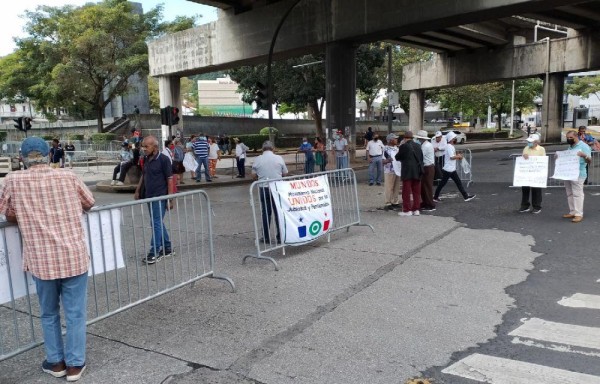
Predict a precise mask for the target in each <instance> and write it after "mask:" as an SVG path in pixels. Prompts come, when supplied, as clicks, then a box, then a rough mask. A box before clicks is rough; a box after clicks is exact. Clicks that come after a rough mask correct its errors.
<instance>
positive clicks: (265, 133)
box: [246, 127, 279, 145]
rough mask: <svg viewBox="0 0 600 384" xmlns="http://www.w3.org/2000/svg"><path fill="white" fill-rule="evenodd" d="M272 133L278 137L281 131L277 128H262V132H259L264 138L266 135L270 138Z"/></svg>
mask: <svg viewBox="0 0 600 384" xmlns="http://www.w3.org/2000/svg"><path fill="white" fill-rule="evenodd" d="M270 131H272V132H273V135H277V134H278V133H279V130H278V129H277V128H275V127H271V128H269V127H264V128H261V130H260V131H259V132H258V134H259V135H263V136H265V135H266V136H269V132H270ZM246 145H247V144H246Z"/></svg>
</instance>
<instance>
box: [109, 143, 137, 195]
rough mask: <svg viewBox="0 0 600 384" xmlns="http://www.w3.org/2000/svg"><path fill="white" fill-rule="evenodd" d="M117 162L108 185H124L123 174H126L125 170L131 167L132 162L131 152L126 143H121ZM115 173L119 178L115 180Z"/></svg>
mask: <svg viewBox="0 0 600 384" xmlns="http://www.w3.org/2000/svg"><path fill="white" fill-rule="evenodd" d="M119 160H120V162H119V164H117V165H116V167H115V169H114V170H113V177H112V181H111V182H110V185H124V184H125V183H124V182H125V176H127V171H128V170H129V168H131V167H132V166H133V165H134V164H133V153H132V152H131V150H130V149H129V144H128V143H123V145H122V150H121V153H120V154H119ZM117 174H118V175H119V179H118V180H117Z"/></svg>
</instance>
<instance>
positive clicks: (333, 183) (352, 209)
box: [243, 168, 374, 270]
mask: <svg viewBox="0 0 600 384" xmlns="http://www.w3.org/2000/svg"><path fill="white" fill-rule="evenodd" d="M322 175H324V176H326V177H327V180H328V184H329V196H330V202H331V206H332V215H333V225H332V227H331V228H330V229H329V232H328V233H327V241H328V242H329V241H330V240H331V233H332V232H335V231H339V230H341V229H344V228H346V230H347V231H348V230H350V227H352V226H368V227H370V228H371V230H373V231H374V229H373V227H372V226H371V225H370V224H365V223H363V222H362V221H361V217H360V206H359V202H358V189H357V184H356V177H355V174H354V170H353V169H351V168H346V169H336V170H332V171H325V172H316V173H311V174H305V175H298V176H289V177H284V178H282V179H279V180H284V181H295V180H304V179H310V178H314V177H317V176H322ZM273 181H274V180H261V181H255V182H253V183H252V185H251V186H250V206H251V208H252V218H253V220H252V221H253V223H254V244H255V247H256V253H252V254H246V255H245V256H244V258H243V262H245V261H246V259H247V258H249V257H253V258H257V259H264V260H269V261H270V262H272V263H273V264H274V265H275V269H276V270H279V266H278V265H277V262H276V261H275V259H273V258H272V257H268V256H265V254H266V253H268V252H271V251H274V250H277V249H281V250H282V254H283V255H285V247H286V244H284V243H282V241H281V240H280V239H279V238H278V237H277V232H278V228H279V222H278V219H277V210H276V208H275V206H274V204H273V199H271V197H270V190H269V183H270V182H273ZM268 212H271V215H272V216H271V215H268V217H269V218H268V219H267V216H264V217H263V215H266V214H267V213H268ZM273 221H274V223H273V224H272V225H271V224H270V223H272V222H273ZM266 234H268V237H269V238H268V241H266V240H267V239H265V238H266V237H267V236H265V235H266Z"/></svg>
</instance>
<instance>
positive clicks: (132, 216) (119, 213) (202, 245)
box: [0, 191, 235, 361]
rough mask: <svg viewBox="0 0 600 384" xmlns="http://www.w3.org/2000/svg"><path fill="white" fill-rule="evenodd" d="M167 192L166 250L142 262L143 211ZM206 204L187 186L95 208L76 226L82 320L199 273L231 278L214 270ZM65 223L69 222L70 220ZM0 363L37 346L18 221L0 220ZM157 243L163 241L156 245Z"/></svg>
mask: <svg viewBox="0 0 600 384" xmlns="http://www.w3.org/2000/svg"><path fill="white" fill-rule="evenodd" d="M168 198H171V199H173V209H172V210H167V211H166V214H165V216H164V220H163V222H164V225H165V227H166V228H167V232H168V234H169V236H170V240H171V243H172V244H171V245H172V250H173V253H172V254H171V255H168V256H163V257H162V258H161V260H160V262H158V263H156V264H147V263H144V262H143V258H144V257H145V256H146V255H147V254H148V251H149V248H150V243H151V238H152V233H153V230H152V220H151V218H150V217H151V211H152V209H153V208H154V209H156V207H157V206H159V205H161V204H166V203H167V200H168ZM211 216H212V209H211V204H210V200H209V198H208V195H207V194H206V192H204V191H190V192H184V193H178V194H174V195H170V196H168V197H166V196H163V197H157V198H151V199H145V200H137V201H133V202H127V203H120V204H112V205H107V206H101V207H95V208H93V209H92V210H91V211H90V212H88V213H87V214H85V215H84V216H83V219H82V225H83V227H84V229H85V231H86V233H87V236H88V240H87V243H88V249H89V251H90V256H91V263H90V271H89V273H90V275H91V277H90V279H89V282H88V308H87V312H88V322H87V324H88V325H89V324H93V323H95V322H97V321H99V320H102V319H104V318H107V317H109V316H112V315H114V314H117V313H119V312H122V311H125V310H127V309H129V308H131V307H134V306H136V305H139V304H141V303H144V302H146V301H148V300H151V299H153V298H155V297H157V296H159V295H163V294H165V293H167V292H170V291H173V290H176V289H178V288H180V287H183V286H184V285H187V284H190V283H192V282H195V281H197V280H199V279H202V278H205V277H212V278H217V279H223V280H225V281H227V282H228V283H229V284H230V285H231V288H232V289H233V290H234V291H235V285H234V283H233V281H232V280H231V279H229V278H228V277H225V276H221V275H217V274H216V272H215V255H214V245H213V233H212V221H211ZM71 225H72V224H71ZM0 234H1V235H2V239H0V361H2V360H5V359H8V358H10V357H13V356H15V355H17V354H19V353H22V352H24V351H27V350H29V349H31V348H34V347H36V346H38V345H41V344H42V342H43V341H42V331H41V325H40V315H39V305H38V300H37V299H36V298H35V293H34V291H35V286H34V285H33V284H32V280H31V278H30V277H28V275H26V274H25V273H24V272H23V271H22V270H21V269H22V263H21V262H20V257H19V255H20V252H21V240H20V234H19V232H18V227H17V226H16V225H13V224H8V223H5V222H4V223H0ZM159 246H162V247H165V244H164V241H163V244H162V245H159Z"/></svg>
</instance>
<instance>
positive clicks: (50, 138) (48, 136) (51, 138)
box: [42, 135, 57, 141]
mask: <svg viewBox="0 0 600 384" xmlns="http://www.w3.org/2000/svg"><path fill="white" fill-rule="evenodd" d="M42 139H44V140H46V141H51V140H54V139H57V137H56V136H54V135H42Z"/></svg>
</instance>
